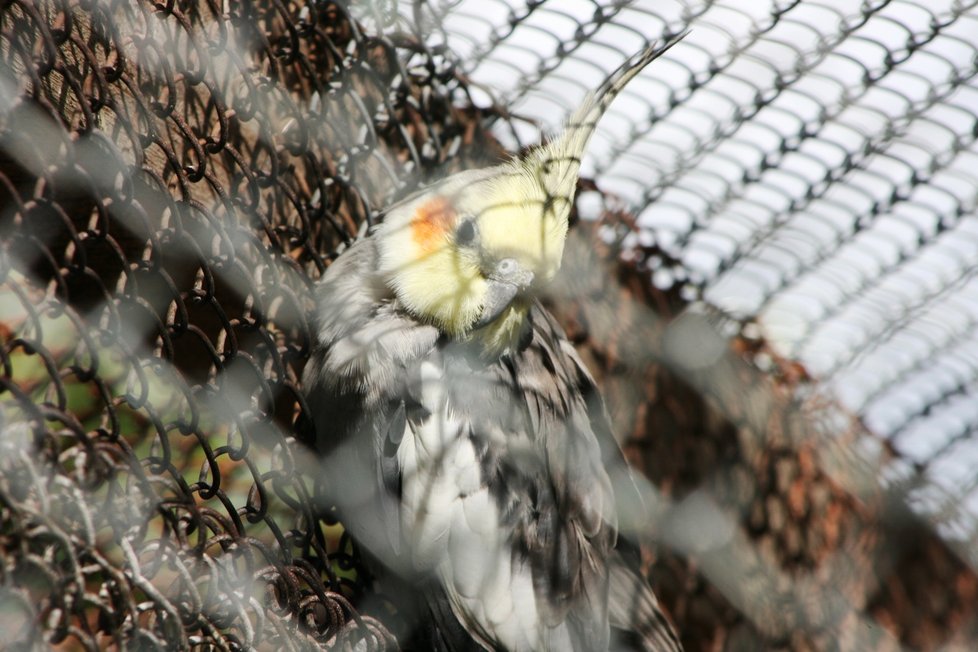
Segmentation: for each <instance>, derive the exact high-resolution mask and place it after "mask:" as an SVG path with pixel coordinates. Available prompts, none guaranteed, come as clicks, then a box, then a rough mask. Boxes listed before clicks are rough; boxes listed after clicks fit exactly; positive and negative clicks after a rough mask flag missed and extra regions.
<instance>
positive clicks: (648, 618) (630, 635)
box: [608, 553, 683, 652]
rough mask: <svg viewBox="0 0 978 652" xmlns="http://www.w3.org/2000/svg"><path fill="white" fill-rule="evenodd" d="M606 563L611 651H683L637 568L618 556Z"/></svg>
mask: <svg viewBox="0 0 978 652" xmlns="http://www.w3.org/2000/svg"><path fill="white" fill-rule="evenodd" d="M609 561H610V564H609V578H608V579H609V584H610V586H609V590H608V620H609V621H610V623H611V628H612V644H611V650H613V651H614V652H625V651H626V650H635V651H641V652H682V649H683V647H682V643H680V641H679V637H678V636H677V635H676V630H675V629H674V628H673V626H672V623H671V622H669V619H668V617H667V616H666V615H665V613H664V612H663V611H662V608H661V607H660V606H659V601H658V600H657V599H656V597H655V594H654V593H652V589H651V588H649V585H648V582H647V581H646V580H645V578H644V577H643V576H642V574H641V572H640V571H639V570H638V565H637V564H635V563H629V561H630V560H628V559H626V558H625V557H623V556H622V555H621V554H617V553H616V554H615V555H614V556H613V558H612V559H611V560H609Z"/></svg>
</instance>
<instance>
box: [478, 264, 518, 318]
mask: <svg viewBox="0 0 978 652" xmlns="http://www.w3.org/2000/svg"><path fill="white" fill-rule="evenodd" d="M487 280H488V281H489V290H488V292H486V302H485V304H484V305H483V306H482V315H480V316H479V319H478V320H477V321H476V322H475V324H473V325H472V328H482V327H483V326H487V325H488V324H491V323H492V322H493V321H495V320H496V318H497V317H499V315H501V314H502V312H503V311H504V310H506V308H508V307H509V304H511V303H512V302H513V299H515V298H516V295H517V294H519V293H520V292H522V291H523V290H525V289H526V288H528V287H529V286H530V283H532V282H533V272H531V271H528V270H525V269H523V268H522V267H521V266H520V264H519V263H517V262H516V260H514V259H513V258H504V259H503V260H501V261H499V262H498V263H496V266H495V268H494V269H493V270H492V272H491V273H490V274H489V275H488V277H487Z"/></svg>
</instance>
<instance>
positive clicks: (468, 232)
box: [455, 218, 478, 247]
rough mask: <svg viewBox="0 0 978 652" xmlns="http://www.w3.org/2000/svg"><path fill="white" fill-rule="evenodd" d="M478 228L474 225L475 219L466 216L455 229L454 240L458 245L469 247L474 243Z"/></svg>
mask: <svg viewBox="0 0 978 652" xmlns="http://www.w3.org/2000/svg"><path fill="white" fill-rule="evenodd" d="M477 235H478V230H477V229H476V227H475V220H473V219H472V218H468V219H465V220H462V223H461V224H459V225H458V228H457V229H455V242H456V244H458V245H459V246H460V247H470V246H472V245H473V244H474V243H475V239H476V236H477Z"/></svg>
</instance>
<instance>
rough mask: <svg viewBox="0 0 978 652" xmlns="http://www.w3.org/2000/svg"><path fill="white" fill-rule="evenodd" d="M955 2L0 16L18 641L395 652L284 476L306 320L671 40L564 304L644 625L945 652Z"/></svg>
mask: <svg viewBox="0 0 978 652" xmlns="http://www.w3.org/2000/svg"><path fill="white" fill-rule="evenodd" d="M937 4H938V5H940V6H936V5H935V4H934V3H927V4H925V3H923V2H921V3H915V2H909V1H902V2H901V1H892V2H889V1H880V2H863V3H859V4H858V5H857V4H856V3H846V2H838V3H833V2H821V1H819V2H814V1H812V2H780V3H772V4H771V5H770V6H767V5H761V4H760V3H757V6H756V7H752V8H746V7H745V5H743V4H742V3H735V2H707V3H683V2H655V3H642V2H614V3H599V2H591V1H582V2H576V1H575V2H556V1H555V0H549V1H545V2H532V3H526V4H520V3H517V2H501V1H499V0H493V1H492V2H479V3H474V2H466V1H458V2H410V3H409V2H399V3H395V2H390V3H385V2H377V3H368V4H366V5H364V6H358V5H354V6H352V7H349V8H347V7H346V5H345V4H344V3H334V2H321V1H315V2H292V3H279V2H243V3H234V2H225V3H217V2H204V3H196V2H169V3H148V2H139V1H135V0H133V1H123V0H111V1H110V0H104V1H85V0H44V1H39V2H31V1H27V0H19V1H14V0H6V1H0V280H2V285H0V327H2V335H0V337H2V342H3V346H2V348H0V351H2V354H0V364H2V373H0V383H2V391H0V401H2V403H0V419H2V426H0V428H2V436H0V448H2V451H0V626H2V628H3V631H5V632H13V633H14V634H13V636H11V637H9V641H10V644H11V645H13V646H19V647H20V648H22V649H30V648H32V647H38V646H41V645H42V644H44V643H47V644H54V645H67V646H73V647H74V646H80V647H84V648H87V649H101V648H104V647H106V646H111V645H114V646H117V647H120V648H127V647H139V648H142V647H144V646H145V647H157V648H162V649H172V648H174V647H180V648H208V649H210V648H212V647H213V648H220V649H242V648H244V649H251V648H261V647H266V648H267V647H275V648H286V649H304V648H314V647H320V646H327V647H339V648H341V649H348V648H352V647H354V646H356V648H357V649H384V648H386V647H388V646H392V645H394V642H393V639H392V637H391V635H390V633H389V632H388V630H387V628H386V627H385V626H384V624H383V623H382V622H380V621H379V620H377V619H375V618H373V617H369V616H364V615H361V614H359V613H358V612H357V609H356V607H355V606H354V605H355V604H356V601H357V600H358V599H360V598H361V597H363V595H364V594H365V593H366V592H369V590H370V589H369V585H368V583H367V582H366V581H365V580H366V575H365V573H364V572H363V569H362V568H361V567H360V561H359V558H358V556H357V552H356V549H355V546H354V544H353V542H351V541H350V539H349V537H348V536H347V535H346V534H345V533H344V531H343V529H342V527H341V526H340V525H338V524H336V523H335V519H334V517H333V516H332V515H331V513H330V511H329V510H328V508H326V507H324V505H323V504H322V503H321V502H319V501H317V500H315V498H314V497H315V496H317V495H321V494H323V493H324V492H325V493H328V485H329V483H331V482H332V483H336V482H344V481H345V479H343V478H322V477H320V476H319V475H317V473H316V467H315V465H314V464H311V463H310V458H311V456H310V455H309V453H308V450H307V449H306V448H305V447H304V446H303V442H302V441H300V439H302V426H301V424H302V415H303V414H304V413H305V412H306V408H307V406H306V405H305V397H304V395H303V393H302V388H301V383H300V378H301V371H302V367H303V365H304V364H305V361H306V358H307V356H308V354H309V350H310V347H311V345H312V333H311V326H310V317H311V314H312V300H311V287H312V284H313V283H314V282H315V279H317V278H318V276H319V274H321V273H322V271H323V270H324V269H325V268H326V266H328V264H329V263H330V261H331V260H332V259H333V258H334V257H335V256H336V255H337V254H338V253H339V252H341V251H342V250H343V248H344V247H345V246H346V245H347V244H348V243H349V242H350V241H352V239H353V238H354V237H356V235H357V233H358V232H359V230H360V229H361V227H362V225H364V224H368V223H371V222H372V221H373V220H374V219H375V218H376V215H377V211H378V210H379V209H380V208H382V207H383V206H384V205H385V204H387V203H389V202H390V201H391V199H392V198H395V197H397V196H400V195H401V194H403V193H405V192H407V191H409V190H410V189H412V188H414V187H415V186H416V185H417V183H418V182H419V181H422V180H425V179H428V178H431V177H432V176H434V175H437V174H443V173H444V172H445V171H446V170H449V171H450V170H454V169H460V168H465V167H472V166H475V165H480V164H485V163H486V162H492V161H494V160H496V159H497V158H498V156H499V155H500V154H501V152H502V148H501V147H500V146H499V145H497V144H496V140H495V139H494V138H493V137H492V136H491V135H489V134H488V133H487V132H486V131H485V130H484V128H483V125H484V124H487V123H488V124H492V125H493V133H494V134H495V136H496V137H497V138H498V139H499V140H500V141H502V143H503V144H505V145H507V146H509V147H510V148H513V149H515V148H518V147H521V146H524V145H527V144H531V143H532V142H535V141H536V140H537V139H538V138H539V135H540V132H541V129H545V128H548V127H549V128H552V127H555V126H556V118H557V117H558V116H559V115H561V114H562V113H563V112H564V111H565V110H566V109H568V108H570V107H571V106H573V105H574V103H575V102H576V101H577V99H579V97H580V96H581V95H583V93H584V92H585V91H586V90H589V89H590V88H592V87H594V86H596V85H597V82H598V81H600V79H601V78H602V77H603V76H604V75H605V74H606V73H607V72H608V71H609V70H611V69H613V68H614V67H615V66H617V65H618V64H619V63H620V62H621V61H623V60H624V59H625V58H627V57H628V56H630V55H632V54H634V53H635V52H637V51H638V50H639V49H641V47H642V45H643V44H644V43H646V42H649V41H652V40H655V39H658V38H662V37H668V36H669V35H674V34H677V33H680V32H682V31H683V30H685V29H686V28H688V27H692V28H693V32H692V33H691V34H690V35H689V36H688V37H687V38H686V39H685V40H684V42H683V43H681V44H680V45H678V46H677V47H676V48H674V51H673V52H671V53H670V55H669V56H668V57H667V58H666V59H665V60H663V61H662V62H661V65H657V66H655V67H653V68H650V69H649V70H648V71H647V72H646V73H644V74H643V78H642V79H640V80H637V81H636V82H635V84H634V85H633V86H632V87H630V88H629V90H628V91H626V93H625V94H624V95H623V97H621V98H620V100H619V102H618V103H617V104H616V106H615V108H613V109H612V110H611V112H610V114H609V116H608V117H607V118H606V119H605V121H604V125H603V128H602V130H601V132H600V133H599V134H598V136H597V137H596V139H595V141H596V144H595V146H594V148H593V152H592V154H591V155H590V156H589V158H588V159H587V160H586V161H585V170H586V172H587V174H588V176H590V177H593V179H594V180H595V182H596V183H597V186H594V185H592V184H590V183H585V184H583V186H582V193H581V196H580V198H579V202H578V209H579V212H580V214H581V215H582V216H584V217H592V218H599V219H598V220H597V221H584V222H583V223H582V224H581V225H580V226H579V227H578V229H577V231H576V232H577V233H578V235H579V236H580V241H578V240H574V241H572V242H571V244H570V245H569V251H568V254H567V257H566V258H567V261H566V263H565V266H566V267H567V269H566V270H565V273H564V281H562V284H558V286H557V287H555V288H554V290H553V297H552V299H551V301H552V304H553V307H554V310H555V311H556V312H557V314H558V315H559V316H560V318H561V320H562V322H563V323H564V324H565V325H567V328H568V331H569V333H570V335H571V336H572V337H573V338H574V341H575V343H576V344H577V345H578V346H579V348H580V350H581V351H582V354H583V355H584V356H585V358H586V359H587V360H588V362H589V364H590V366H591V367H592V369H593V370H594V371H595V372H596V373H597V374H598V375H599V376H600V377H601V380H602V383H603V386H604V389H605V393H606V396H607V398H608V401H609V406H610V407H611V409H612V414H613V417H614V419H615V422H616V425H617V427H618V430H619V432H620V433H621V434H622V436H623V441H624V443H625V446H626V451H627V452H628V454H629V457H630V459H631V460H632V461H633V462H634V463H635V464H636V465H637V466H638V467H639V468H641V469H642V470H644V471H645V473H646V474H647V476H648V477H649V478H650V479H651V481H652V485H650V492H652V494H653V495H656V496H659V499H658V501H657V502H656V504H655V505H654V508H655V509H654V511H655V512H656V514H657V519H656V521H655V524H654V527H653V528H652V529H653V530H654V531H655V538H656V539H657V543H658V547H657V548H656V550H657V552H656V553H655V555H654V556H652V557H650V558H649V564H650V568H651V576H652V578H653V580H654V583H655V586H656V589H657V591H658V592H659V594H660V597H662V598H663V601H664V603H665V604H666V606H667V608H669V609H670V612H671V614H672V615H673V617H674V619H675V620H676V622H677V624H678V625H679V628H680V630H681V631H682V633H683V637H684V640H685V642H686V643H687V646H688V647H689V648H690V649H707V648H711V649H715V647H716V646H718V645H719V646H723V647H725V648H726V649H758V648H759V647H761V646H763V647H768V648H783V649H835V648H841V649H901V648H904V647H905V648H920V647H922V648H936V647H938V646H940V645H945V646H953V645H960V646H963V648H964V649H967V647H968V646H969V645H970V644H972V643H973V642H974V640H976V639H975V628H976V626H978V625H976V623H975V620H974V613H975V611H974V609H975V606H976V601H978V591H976V590H975V586H978V582H976V576H975V573H974V568H975V567H976V566H975V564H976V561H978V560H976V559H975V552H974V549H973V546H970V545H968V543H967V542H968V541H969V540H971V539H973V535H974V530H975V527H974V516H973V513H974V509H978V508H975V507H974V502H975V500H974V496H976V495H978V488H976V480H975V478H976V477H978V474H976V473H974V471H973V469H974V468H975V467H974V465H973V464H969V463H968V460H969V459H971V457H973V456H974V455H975V452H974V451H975V450H976V448H978V447H976V446H974V433H975V431H976V430H978V425H976V424H978V414H975V413H974V410H973V406H974V405H975V404H978V402H976V401H974V398H975V396H974V391H975V382H974V378H975V377H976V373H975V372H976V371H978V356H976V354H975V351H976V349H975V344H976V343H975V339H974V328H973V327H974V321H975V319H976V312H975V306H976V305H978V300H976V295H975V293H974V292H975V288H976V285H975V283H974V280H973V274H972V272H971V270H973V269H974V265H973V262H972V261H973V260H974V255H975V253H976V252H975V251H974V245H975V243H976V241H978V240H976V237H975V236H976V235H978V234H976V233H975V231H974V224H975V219H974V208H975V201H974V197H975V195H974V188H975V187H978V180H976V179H975V178H974V171H973V166H971V163H972V162H973V161H974V151H973V150H974V141H975V137H974V134H975V133H976V131H978V129H976V127H975V125H976V121H975V117H974V115H975V102H974V101H975V99H978V95H976V94H975V90H976V89H975V84H976V82H975V73H976V68H975V61H976V60H978V58H976V55H975V51H974V42H975V40H974V38H972V36H973V35H974V32H975V29H976V27H978V22H976V18H978V12H976V10H975V8H974V6H975V3H965V2H947V3H944V4H942V5H941V4H940V3H937ZM592 82H593V83H592ZM480 107H481V108H480ZM595 187H596V188H598V189H600V190H601V191H602V192H595V191H594V189H595ZM622 255H623V256H624V257H622ZM691 303H693V304H695V305H694V310H692V311H689V310H686V311H685V312H684V308H686V307H687V306H688V305H690V304H691ZM703 303H705V304H713V305H715V306H718V307H719V308H721V309H722V312H723V314H722V315H718V314H717V313H716V312H715V311H713V310H712V309H705V308H704V309H696V307H697V306H700V305H701V304H703ZM676 315H682V316H681V317H679V318H678V319H676V318H675V317H676ZM718 327H719V328H720V331H721V332H722V333H723V334H724V335H727V336H730V337H732V338H733V339H732V343H731V342H726V341H725V340H723V339H721V338H719V337H718V336H717V334H716V330H717V328H718ZM724 329H726V330H724ZM812 375H814V376H816V377H818V378H819V382H818V383H815V382H813V381H812V380H811V376H812ZM838 403H841V408H845V409H840V406H839V405H838ZM847 410H850V411H852V412H854V413H856V414H857V415H858V416H860V417H862V419H863V422H864V423H860V422H859V421H858V420H856V419H853V418H852V417H851V416H850V415H849V414H848V412H847ZM297 424H298V425H297ZM864 424H865V425H868V426H869V428H868V429H867V428H866V427H864ZM969 456H971V457H969ZM324 485H325V486H326V489H325V490H324ZM908 505H909V507H910V508H911V509H910V510H908V509H907V506H908ZM969 505H970V507H969ZM921 517H923V520H921ZM969 614H970V615H969Z"/></svg>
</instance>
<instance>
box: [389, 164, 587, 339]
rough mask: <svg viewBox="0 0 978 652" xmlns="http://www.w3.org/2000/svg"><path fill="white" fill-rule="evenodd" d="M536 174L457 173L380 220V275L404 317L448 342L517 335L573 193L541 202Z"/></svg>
mask: <svg viewBox="0 0 978 652" xmlns="http://www.w3.org/2000/svg"><path fill="white" fill-rule="evenodd" d="M537 172H538V171H537V170H535V169H534V168H533V167H532V165H527V162H526V161H516V162H512V163H508V164H504V165H502V166H498V167H496V168H491V169H489V170H480V171H476V172H465V173H461V174H459V175H455V176H453V177H450V178H449V179H446V180H445V181H443V182H442V183H440V184H438V185H436V186H434V187H433V188H431V189H429V190H428V191H426V192H424V193H422V194H420V195H417V196H415V197H414V198H412V199H409V200H408V201H406V202H404V203H402V204H401V205H399V206H397V207H395V208H394V209H393V210H392V211H391V212H390V213H389V214H388V215H387V217H386V218H385V221H384V224H383V226H382V227H381V231H380V232H379V233H378V236H379V237H380V254H381V270H382V272H383V274H384V277H385V279H386V281H387V283H388V285H389V286H390V287H391V289H392V290H393V291H394V293H395V294H396V295H397V297H398V299H399V300H400V302H401V303H402V305H403V306H404V307H405V308H406V309H407V310H408V311H409V312H411V313H412V314H413V315H415V316H416V317H418V318H420V319H423V320H425V321H428V322H430V323H433V324H434V325H436V326H438V327H439V328H440V329H441V330H442V331H444V332H445V333H447V334H449V335H451V336H454V337H466V336H469V335H470V334H472V333H474V332H478V333H479V334H480V335H483V336H486V337H488V338H490V339H491V340H499V343H503V341H504V340H508V339H510V338H511V337H513V336H515V335H516V334H517V332H518V328H519V326H520V325H521V324H522V322H523V317H524V316H525V311H526V309H527V306H528V303H527V301H526V296H527V293H528V292H530V291H531V290H532V289H534V288H536V287H539V286H540V285H541V284H543V283H546V282H547V281H549V280H551V279H552V278H553V277H554V275H555V274H556V273H557V270H558V269H559V268H560V259H561V255H562V253H563V250H564V238H565V236H566V234H567V217H568V214H569V211H570V208H569V200H568V199H567V198H568V197H569V196H570V194H571V193H572V192H573V188H571V189H570V191H569V192H565V193H563V196H562V198H558V199H553V198H550V200H549V201H548V197H549V196H550V193H547V192H546V191H545V190H544V189H543V187H542V186H541V184H540V182H539V179H538V178H535V174H536V173H537ZM575 178H576V177H575Z"/></svg>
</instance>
